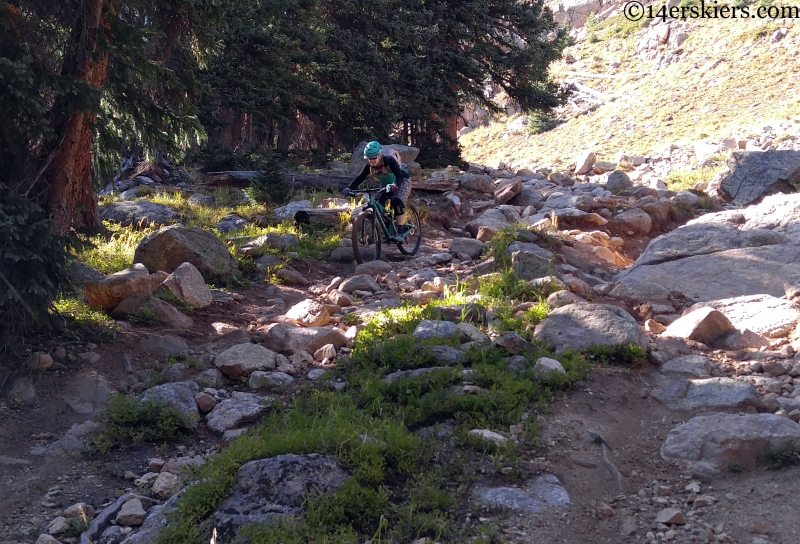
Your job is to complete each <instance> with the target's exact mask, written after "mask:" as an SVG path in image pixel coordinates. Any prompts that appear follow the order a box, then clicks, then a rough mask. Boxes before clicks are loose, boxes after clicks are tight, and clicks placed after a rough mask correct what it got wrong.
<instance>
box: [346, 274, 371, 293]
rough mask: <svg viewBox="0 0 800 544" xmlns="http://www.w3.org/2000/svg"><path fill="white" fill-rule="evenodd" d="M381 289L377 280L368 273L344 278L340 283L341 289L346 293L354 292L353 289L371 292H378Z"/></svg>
mask: <svg viewBox="0 0 800 544" xmlns="http://www.w3.org/2000/svg"><path fill="white" fill-rule="evenodd" d="M380 290H381V286H380V285H378V284H377V283H375V280H373V279H372V277H371V276H370V275H368V274H359V275H357V276H352V277H350V278H347V279H346V280H344V281H343V282H342V283H341V285H339V291H342V292H344V293H348V294H350V293H352V292H353V291H369V292H370V293H377V292H378V291H380Z"/></svg>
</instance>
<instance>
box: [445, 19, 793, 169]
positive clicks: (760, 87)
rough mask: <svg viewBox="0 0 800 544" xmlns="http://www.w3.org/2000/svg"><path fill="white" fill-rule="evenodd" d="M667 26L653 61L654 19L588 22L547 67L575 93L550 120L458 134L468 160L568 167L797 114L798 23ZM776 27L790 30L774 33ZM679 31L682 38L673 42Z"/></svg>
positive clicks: (509, 122)
mask: <svg viewBox="0 0 800 544" xmlns="http://www.w3.org/2000/svg"><path fill="white" fill-rule="evenodd" d="M668 22H669V26H670V29H669V34H670V35H671V36H675V37H673V38H672V41H673V44H670V43H669V42H668V43H665V44H660V45H659V46H658V47H657V48H656V49H652V50H651V52H650V56H655V58H654V59H652V60H643V59H642V58H641V56H642V55H637V49H639V48H641V45H642V42H643V39H642V38H643V36H644V35H645V34H646V33H648V32H650V35H651V36H652V35H653V34H654V33H655V32H656V30H657V29H656V28H651V27H655V26H656V25H654V23H659V24H658V25H657V26H658V27H661V30H662V32H663V30H664V28H663V25H662V24H661V23H660V21H658V20H656V21H650V24H647V23H645V24H640V23H631V22H629V21H627V20H626V19H625V18H624V17H623V15H622V14H618V15H616V16H613V17H611V18H609V19H607V20H605V21H601V22H599V23H593V22H592V21H590V23H589V24H588V25H587V27H586V28H585V29H583V31H582V35H583V37H581V38H579V39H578V40H577V41H576V43H575V44H574V45H572V46H571V47H569V48H567V50H566V54H565V58H564V60H561V61H559V62H558V63H557V64H554V65H553V66H552V67H551V72H552V75H553V77H554V78H556V80H558V81H561V82H565V83H573V84H576V86H577V88H578V89H579V90H578V92H577V94H576V95H575V99H574V100H572V101H571V102H570V103H569V104H567V105H566V106H564V107H562V108H560V109H559V110H558V111H556V112H554V113H553V115H552V116H549V117H548V116H541V115H539V116H533V117H529V116H528V115H526V114H524V113H523V114H518V115H516V116H512V117H510V118H505V117H504V118H502V119H496V120H495V121H493V122H491V123H490V124H489V125H488V126H482V127H479V128H477V129H475V130H474V131H472V132H471V133H469V134H465V135H463V136H462V137H461V139H460V143H461V145H462V147H463V150H464V157H465V158H466V159H467V160H468V161H470V162H477V163H482V164H486V165H490V166H495V165H497V164H498V163H499V162H505V163H506V164H507V165H509V166H513V167H531V166H566V165H567V164H569V163H570V162H571V161H572V160H573V159H574V155H575V154H577V153H578V152H580V151H582V150H585V149H587V148H591V149H592V150H594V151H595V153H596V154H597V155H598V159H599V160H613V159H614V157H615V155H617V153H619V152H625V153H628V154H630V153H640V154H649V153H652V152H654V151H656V152H657V151H658V150H660V149H663V148H664V147H665V146H666V145H669V144H672V143H690V142H695V141H699V140H704V139H711V140H717V141H718V140H719V139H721V138H725V137H730V136H734V137H736V136H739V137H745V136H748V135H749V134H750V133H752V132H753V131H758V126H759V125H763V124H765V123H770V122H774V121H775V120H794V119H798V120H800V117H799V116H800V93H798V74H799V73H800V57H798V53H799V51H798V45H800V36H798V31H800V25H799V24H797V22H796V21H794V20H790V19H783V20H761V19H744V20H743V19H737V20H730V19H728V20H725V19H711V20H708V19H695V20H686V21H680V20H672V21H669V20H668ZM781 28H784V29H785V31H786V34H785V36H784V37H783V38H782V39H776V38H777V36H774V34H775V31H776V30H779V29H781ZM679 33H685V34H686V36H685V40H684V41H682V43H680V44H679V45H676V44H677V43H678V42H680V40H678V39H676V37H677V35H678V34H679ZM553 126H554V128H551V129H549V130H547V129H548V128H549V127H553ZM537 130H543V131H542V132H540V133H536V131H537ZM779 137H780V135H779ZM787 137H788V136H787Z"/></svg>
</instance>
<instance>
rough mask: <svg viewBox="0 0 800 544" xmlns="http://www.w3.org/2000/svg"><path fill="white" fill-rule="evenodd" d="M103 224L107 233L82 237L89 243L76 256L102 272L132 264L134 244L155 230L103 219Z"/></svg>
mask: <svg viewBox="0 0 800 544" xmlns="http://www.w3.org/2000/svg"><path fill="white" fill-rule="evenodd" d="M103 226H104V227H105V228H106V229H107V231H108V234H98V235H95V236H92V237H83V240H84V241H86V242H89V245H88V246H87V247H85V248H84V249H82V250H80V251H79V252H78V253H77V254H76V257H77V258H78V260H79V261H81V262H82V263H83V264H86V265H89V266H91V267H92V268H96V269H97V270H99V271H100V272H102V273H104V274H112V273H114V272H119V271H120V270H125V269H126V268H129V267H130V266H131V265H132V264H133V254H134V252H135V251H136V246H137V245H139V242H141V241H142V239H143V238H144V237H145V236H147V235H148V234H150V233H152V232H155V231H156V230H157V228H156V227H145V228H143V229H134V228H132V227H124V226H122V225H119V224H117V223H112V222H110V221H103Z"/></svg>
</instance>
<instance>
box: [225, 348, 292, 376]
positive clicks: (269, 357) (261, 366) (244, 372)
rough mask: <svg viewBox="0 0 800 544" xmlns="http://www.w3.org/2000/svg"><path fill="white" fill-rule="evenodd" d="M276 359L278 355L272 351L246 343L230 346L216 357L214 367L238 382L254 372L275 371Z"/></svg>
mask: <svg viewBox="0 0 800 544" xmlns="http://www.w3.org/2000/svg"><path fill="white" fill-rule="evenodd" d="M277 358H278V354H277V353H275V352H274V351H271V350H269V349H267V348H265V347H264V346H260V345H258V344H252V343H250V342H248V343H246V344H237V345H235V346H231V347H230V348H228V349H226V350H225V351H223V352H222V353H220V354H219V355H217V357H216V359H214V366H216V367H217V368H218V369H219V370H220V371H221V372H222V373H223V374H225V375H226V376H228V377H229V378H231V379H234V380H238V379H239V378H243V377H247V376H250V374H252V373H253V372H254V371H256V370H259V371H264V370H275V369H276V368H277V366H278V364H277Z"/></svg>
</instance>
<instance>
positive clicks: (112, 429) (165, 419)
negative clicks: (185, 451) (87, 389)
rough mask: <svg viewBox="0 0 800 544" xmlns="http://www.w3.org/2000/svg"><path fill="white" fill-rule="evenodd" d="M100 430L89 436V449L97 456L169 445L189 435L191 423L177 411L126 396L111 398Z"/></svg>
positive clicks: (101, 420)
mask: <svg viewBox="0 0 800 544" xmlns="http://www.w3.org/2000/svg"><path fill="white" fill-rule="evenodd" d="M98 423H99V424H100V425H101V429H100V431H98V432H97V433H95V434H93V435H92V446H91V447H92V449H94V450H96V451H98V452H100V453H108V452H109V451H111V450H114V449H119V448H124V447H128V446H131V445H133V444H140V443H151V444H158V445H160V444H168V443H172V442H175V441H179V440H182V439H185V438H187V437H189V436H191V434H192V422H190V421H188V420H187V418H186V416H184V415H183V414H182V413H181V412H180V411H179V410H178V409H177V408H172V407H168V406H165V405H164V404H161V403H158V402H154V401H145V402H140V401H138V400H135V399H133V398H131V397H127V396H125V395H114V396H113V397H112V398H111V403H110V404H109V406H108V408H107V409H106V411H105V412H103V413H102V414H101V415H100V416H99V418H98Z"/></svg>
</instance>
